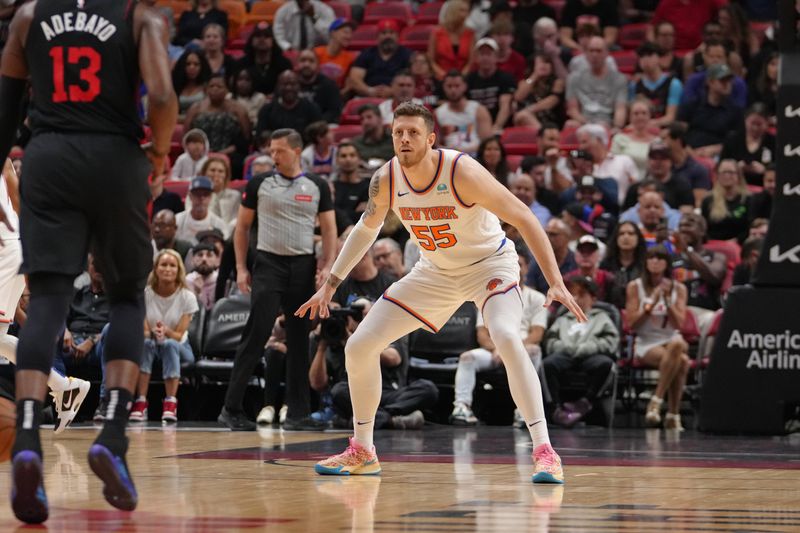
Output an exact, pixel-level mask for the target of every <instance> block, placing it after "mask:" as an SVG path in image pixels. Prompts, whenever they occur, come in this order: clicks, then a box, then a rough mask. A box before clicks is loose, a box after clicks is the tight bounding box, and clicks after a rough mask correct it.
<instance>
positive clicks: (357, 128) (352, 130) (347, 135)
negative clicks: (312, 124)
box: [332, 124, 362, 144]
mask: <svg viewBox="0 0 800 533" xmlns="http://www.w3.org/2000/svg"><path fill="white" fill-rule="evenodd" d="M332 131H333V142H334V143H336V144H339V143H340V142H342V141H344V140H345V139H352V138H353V137H358V136H359V135H361V133H362V130H361V125H360V124H342V125H341V126H339V127H338V128H334V129H333V130H332Z"/></svg>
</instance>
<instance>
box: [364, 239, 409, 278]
mask: <svg viewBox="0 0 800 533" xmlns="http://www.w3.org/2000/svg"><path fill="white" fill-rule="evenodd" d="M372 255H373V257H374V258H375V264H376V265H377V267H378V268H379V269H380V270H382V271H384V272H386V273H388V274H389V275H390V276H393V277H394V278H396V279H400V278H402V277H403V276H405V275H406V274H407V272H406V267H405V265H404V264H403V250H401V249H400V245H399V244H398V243H397V241H396V240H394V239H390V238H388V237H385V238H383V239H378V240H377V241H375V244H373V245H372Z"/></svg>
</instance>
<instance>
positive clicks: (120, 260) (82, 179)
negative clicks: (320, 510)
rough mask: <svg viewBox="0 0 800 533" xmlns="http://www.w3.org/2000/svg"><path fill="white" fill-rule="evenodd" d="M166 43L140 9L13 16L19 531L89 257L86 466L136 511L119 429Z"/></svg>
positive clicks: (159, 133)
mask: <svg viewBox="0 0 800 533" xmlns="http://www.w3.org/2000/svg"><path fill="white" fill-rule="evenodd" d="M166 47H167V30H166V26H165V24H164V22H163V20H162V18H161V17H160V16H159V15H158V14H157V13H156V12H155V11H153V10H152V9H151V8H149V7H147V6H145V5H143V4H140V3H137V2H136V1H135V0H38V1H33V2H29V3H27V4H24V5H23V6H22V7H20V8H19V10H18V11H17V13H16V15H15V17H14V19H13V21H12V23H11V27H10V32H9V39H8V43H7V44H6V47H5V49H4V51H3V59H2V67H1V69H0V74H1V75H0V161H4V160H5V157H6V155H7V154H8V151H9V149H10V148H11V144H12V142H13V137H14V132H15V129H16V125H17V124H18V119H19V116H18V115H19V102H20V100H21V98H22V95H23V92H24V90H25V87H26V79H27V78H28V77H30V82H31V85H32V87H33V102H32V104H33V105H32V111H31V114H30V125H31V129H32V131H33V137H32V139H31V141H30V143H29V144H28V146H27V147H26V150H25V159H24V165H25V179H24V180H23V183H22V184H21V188H20V194H21V198H22V205H23V207H22V210H21V213H20V234H21V238H22V253H23V264H22V271H23V272H24V273H26V274H28V279H29V288H30V292H31V299H30V305H29V308H28V321H27V323H26V325H25V329H24V330H23V332H22V336H21V338H20V341H19V346H18V350H17V354H18V355H17V368H16V389H17V390H16V397H17V435H16V440H15V443H14V447H13V450H12V454H13V461H12V463H13V464H12V490H11V503H12V507H13V509H14V513H15V514H16V516H17V518H19V519H20V520H23V521H25V522H29V523H40V522H43V521H44V520H46V519H47V516H48V506H47V498H46V496H45V492H44V484H43V469H42V450H41V444H40V442H39V431H38V424H39V415H40V411H41V408H42V401H43V400H44V398H45V394H46V391H47V387H46V375H47V373H48V372H49V370H50V364H51V359H52V354H53V349H52V346H53V342H54V339H55V338H56V334H57V333H58V330H59V327H60V326H61V324H63V322H64V319H65V317H66V314H67V310H68V308H69V303H70V299H71V294H72V280H73V279H74V278H75V276H76V275H77V274H79V273H80V272H82V271H83V269H84V266H85V260H86V255H87V251H88V250H89V249H90V248H91V250H92V251H93V253H94V258H95V261H96V262H97V263H98V266H99V267H100V270H101V271H102V272H103V276H104V279H105V284H106V293H107V294H108V297H109V300H110V304H111V319H110V322H111V325H110V327H109V331H108V335H107V337H106V341H105V342H106V344H105V357H106V360H107V362H108V364H107V366H106V376H105V379H106V385H107V387H108V392H107V394H108V397H107V398H105V400H106V401H107V402H108V412H107V413H106V418H105V423H104V426H103V429H102V431H101V432H100V435H99V436H98V437H97V440H96V441H95V442H94V444H93V445H92V447H91V448H90V450H89V464H90V466H91V468H92V470H93V471H94V472H95V474H97V475H98V477H100V479H101V480H102V481H103V483H104V490H103V494H104V496H105V498H106V500H107V501H108V502H109V503H110V504H111V505H113V506H114V507H117V508H119V509H124V510H133V509H134V508H135V507H136V503H137V494H136V489H135V487H134V484H133V481H132V480H131V477H130V474H129V472H128V467H127V464H126V462H125V454H126V452H127V447H128V440H127V438H126V437H125V427H126V425H127V420H128V412H129V409H130V405H131V401H132V393H133V391H134V387H135V385H136V381H137V378H138V375H139V359H140V357H141V354H142V351H143V334H142V331H143V330H142V327H143V326H142V324H143V323H144V304H143V293H142V289H143V288H144V282H145V278H146V275H147V273H148V272H149V270H150V268H151V261H152V259H151V257H152V251H151V249H150V244H149V240H150V237H149V230H148V223H147V203H148V201H149V188H148V185H147V177H148V174H149V173H150V172H151V169H158V171H161V169H163V163H164V157H165V155H166V154H167V152H168V150H169V143H170V138H171V136H172V130H173V128H174V125H175V120H176V115H177V101H176V98H175V94H174V91H173V89H172V83H171V78H170V68H169V60H168V58H167V51H166ZM140 80H143V81H144V83H145V85H146V86H147V92H148V99H149V117H148V122H149V124H150V126H151V128H152V131H153V141H152V145H151V146H150V147H149V148H148V149H147V151H143V150H142V149H141V148H140V147H139V142H138V139H139V137H140V136H141V124H140V121H139V118H138V114H137V106H136V102H137V99H138V94H139V93H138V90H139V83H140ZM148 158H149V160H150V161H149V162H148ZM2 218H4V217H3V216H0V220H2Z"/></svg>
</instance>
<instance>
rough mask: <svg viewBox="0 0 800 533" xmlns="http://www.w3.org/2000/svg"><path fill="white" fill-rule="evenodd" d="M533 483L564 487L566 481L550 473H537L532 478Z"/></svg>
mask: <svg viewBox="0 0 800 533" xmlns="http://www.w3.org/2000/svg"><path fill="white" fill-rule="evenodd" d="M531 481H532V482H533V483H549V484H556V485H563V484H564V479H563V478H562V479H559V478H557V477H556V476H554V475H553V474H551V473H550V472H537V473H536V474H534V475H533V476H532V477H531Z"/></svg>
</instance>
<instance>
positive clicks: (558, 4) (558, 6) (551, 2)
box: [542, 0, 567, 21]
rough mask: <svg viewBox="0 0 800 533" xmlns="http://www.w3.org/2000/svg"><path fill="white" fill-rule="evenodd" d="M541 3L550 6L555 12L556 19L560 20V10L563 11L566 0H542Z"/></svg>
mask: <svg viewBox="0 0 800 533" xmlns="http://www.w3.org/2000/svg"><path fill="white" fill-rule="evenodd" d="M542 3H543V4H547V5H548V6H550V7H552V8H553V10H555V12H556V21H561V12H562V11H564V6H565V5H566V3H567V0H543V1H542Z"/></svg>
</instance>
